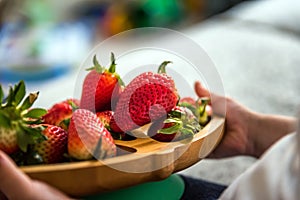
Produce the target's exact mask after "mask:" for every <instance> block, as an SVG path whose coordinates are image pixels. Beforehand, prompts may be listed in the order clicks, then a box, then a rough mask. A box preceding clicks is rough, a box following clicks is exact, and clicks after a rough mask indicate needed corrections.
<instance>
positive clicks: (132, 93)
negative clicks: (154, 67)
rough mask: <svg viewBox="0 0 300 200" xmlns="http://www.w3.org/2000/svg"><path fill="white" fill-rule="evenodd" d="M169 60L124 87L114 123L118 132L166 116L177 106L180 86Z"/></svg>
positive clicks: (112, 124)
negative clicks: (167, 67)
mask: <svg viewBox="0 0 300 200" xmlns="http://www.w3.org/2000/svg"><path fill="white" fill-rule="evenodd" d="M168 63H170V62H169V61H165V62H163V63H162V64H161V65H160V66H159V69H158V73H152V72H145V73H142V74H140V75H139V76H137V77H135V78H134V79H133V80H132V81H131V82H130V83H129V84H128V86H127V87H126V88H125V89H124V91H123V92H122V93H121V95H120V98H119V100H118V102H117V105H116V109H115V113H114V117H113V120H112V122H113V123H111V129H112V130H113V131H114V132H118V133H120V132H127V131H130V130H133V129H135V128H138V127H139V126H143V125H145V124H147V123H149V122H151V120H156V119H159V118H161V117H162V116H165V115H166V113H168V112H169V111H171V110H172V109H173V108H174V107H175V106H176V104H177V101H178V94H177V89H176V87H175V83H174V80H173V79H172V78H171V77H170V76H168V75H167V74H166V70H165V68H166V65H167V64H168Z"/></svg>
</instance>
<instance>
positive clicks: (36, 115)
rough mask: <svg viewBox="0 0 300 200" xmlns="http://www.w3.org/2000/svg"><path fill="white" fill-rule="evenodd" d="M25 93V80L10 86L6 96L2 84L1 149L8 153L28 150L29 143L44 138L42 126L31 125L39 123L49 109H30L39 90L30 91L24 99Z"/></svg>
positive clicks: (0, 114) (0, 95) (0, 87)
mask: <svg viewBox="0 0 300 200" xmlns="http://www.w3.org/2000/svg"><path fill="white" fill-rule="evenodd" d="M25 94H26V89H25V83H24V81H20V82H19V83H18V84H16V85H14V87H10V88H9V93H8V95H7V97H6V98H4V92H3V90H2V86H1V85H0V149H1V150H2V151H4V152H6V153H7V154H12V153H15V152H16V151H18V150H19V149H20V150H21V151H23V152H26V151H27V147H28V145H30V144H34V143H36V142H37V140H40V139H43V138H44V136H43V134H42V133H41V130H40V128H34V127H31V125H30V124H33V123H39V120H40V117H41V116H43V115H44V114H45V113H46V112H47V111H46V110H44V109H41V108H33V109H30V107H31V106H32V105H33V103H34V102H35V100H36V99H37V97H38V94H39V93H38V92H37V93H30V94H29V95H28V96H27V97H26V98H25V99H24V97H25Z"/></svg>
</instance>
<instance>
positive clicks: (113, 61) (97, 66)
mask: <svg viewBox="0 0 300 200" xmlns="http://www.w3.org/2000/svg"><path fill="white" fill-rule="evenodd" d="M110 60H111V64H110V66H109V68H108V69H106V68H105V67H104V66H102V65H100V63H99V62H98V59H97V56H96V54H95V55H94V57H93V65H94V66H92V67H90V68H87V69H86V70H87V71H91V70H95V71H96V72H97V73H98V74H102V73H104V72H108V73H110V74H113V75H114V76H115V77H116V78H117V79H118V83H119V85H120V86H125V83H124V82H123V80H122V79H121V77H120V75H119V74H117V73H116V66H117V64H116V58H115V55H114V53H113V52H111V56H110Z"/></svg>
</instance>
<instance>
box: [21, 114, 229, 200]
mask: <svg viewBox="0 0 300 200" xmlns="http://www.w3.org/2000/svg"><path fill="white" fill-rule="evenodd" d="M223 128H224V118H220V117H217V116H214V117H213V118H212V120H211V121H210V122H209V123H208V124H207V125H206V126H205V127H204V128H203V129H202V130H201V131H200V132H199V133H197V134H196V135H195V136H194V138H193V139H192V140H189V141H187V140H185V141H178V142H170V143H163V142H158V141H155V140H153V139H151V138H149V137H144V138H137V139H135V140H131V141H118V140H116V141H115V142H116V144H117V146H118V147H119V148H118V150H119V151H121V152H122V154H123V155H120V156H117V157H114V158H108V159H106V160H103V161H101V162H100V161H96V160H93V161H82V162H74V163H61V164H53V165H39V166H26V167H21V170H23V171H24V172H25V173H26V174H28V175H29V176H30V177H31V178H33V179H37V180H40V181H44V182H46V183H48V184H50V185H52V186H54V187H56V188H58V189H59V190H61V191H63V192H65V193H66V194H68V195H71V196H75V197H80V196H81V197H82V196H86V195H91V194H96V193H102V192H107V191H113V190H117V189H121V188H126V187H129V186H134V185H137V184H141V183H144V182H149V181H158V180H162V179H165V178H167V177H169V176H170V175H171V174H172V173H175V172H178V171H180V170H183V169H185V168H188V167H190V166H191V165H193V164H195V163H196V162H198V161H200V160H201V159H203V158H204V157H206V156H207V155H208V154H209V153H210V152H211V151H212V150H213V149H214V148H215V146H216V145H217V144H218V143H219V141H220V139H221V138H222V135H223Z"/></svg>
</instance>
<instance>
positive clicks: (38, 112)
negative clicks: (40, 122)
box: [23, 108, 47, 119]
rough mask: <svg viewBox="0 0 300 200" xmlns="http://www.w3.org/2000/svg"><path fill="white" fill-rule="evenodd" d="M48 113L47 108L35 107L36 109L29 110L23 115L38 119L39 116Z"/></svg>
mask: <svg viewBox="0 0 300 200" xmlns="http://www.w3.org/2000/svg"><path fill="white" fill-rule="evenodd" d="M46 113H47V111H46V110H45V109H42V108H34V109H31V110H29V111H28V112H27V113H26V114H24V115H23V117H29V118H34V119H38V118H40V117H42V116H43V115H45V114H46Z"/></svg>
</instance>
